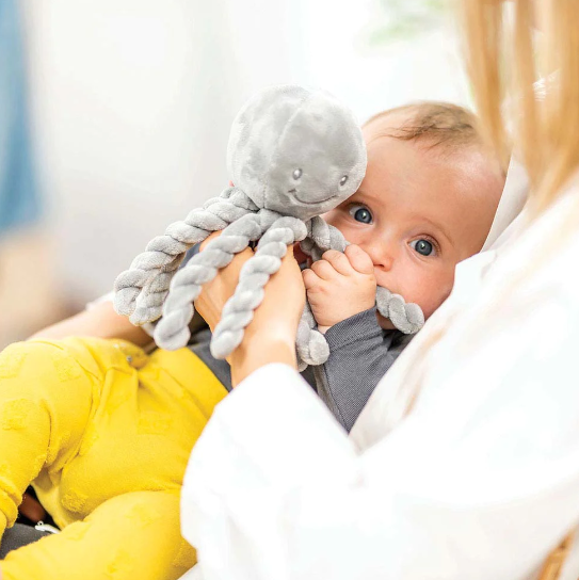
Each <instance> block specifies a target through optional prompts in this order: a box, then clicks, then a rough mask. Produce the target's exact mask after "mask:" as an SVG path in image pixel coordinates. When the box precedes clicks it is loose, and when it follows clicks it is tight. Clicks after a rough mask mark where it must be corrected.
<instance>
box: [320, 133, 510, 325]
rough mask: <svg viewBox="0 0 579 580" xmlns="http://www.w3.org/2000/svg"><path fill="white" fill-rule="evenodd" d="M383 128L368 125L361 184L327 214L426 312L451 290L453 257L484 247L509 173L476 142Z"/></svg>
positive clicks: (383, 279) (380, 274) (378, 271)
mask: <svg viewBox="0 0 579 580" xmlns="http://www.w3.org/2000/svg"><path fill="white" fill-rule="evenodd" d="M378 129H379V127H378V128H376V127H372V124H371V125H370V126H367V127H366V128H365V129H364V137H365V139H366V144H367V149H368V168H367V171H366V176H365V178H364V180H363V182H362V184H361V186H360V188H359V189H358V191H357V192H356V193H355V194H354V195H353V196H352V197H350V198H349V199H347V200H346V201H345V202H344V203H342V204H341V205H340V206H339V207H337V208H336V209H334V210H332V211H330V212H328V213H327V214H325V216H324V218H325V219H326V220H327V222H328V223H330V224H332V225H334V226H336V227H337V228H338V229H339V230H340V231H341V232H342V233H343V234H344V236H345V238H346V239H347V240H348V241H349V242H352V243H354V244H357V245H359V246H360V247H361V248H362V249H363V250H364V251H366V252H367V253H368V254H369V256H370V258H371V259H372V261H373V262H374V272H375V276H376V282H377V283H378V284H379V285H380V286H385V287H386V288H388V289H389V290H391V291H392V292H395V293H398V294H401V295H402V296H403V298H404V299H405V300H406V302H414V303H416V304H418V305H420V307H421V308H422V310H423V312H424V316H425V317H426V318H428V317H429V316H430V315H431V314H432V313H433V312H434V311H435V310H436V309H437V308H438V307H439V306H440V305H441V304H442V302H443V301H444V300H445V299H446V298H447V296H448V295H449V294H450V291H451V289H452V285H453V282H454V269H455V266H456V264H457V263H458V262H460V261H461V260H464V259H466V258H468V257H469V256H472V255H473V254H476V253H477V252H479V251H480V249H481V248H482V246H483V243H484V241H485V238H486V236H487V234H488V231H489V229H490V226H491V224H492V221H493V218H494V214H495V212H496V208H497V205H498V202H499V199H500V195H501V192H502V188H503V184H504V180H503V178H502V177H501V176H500V175H499V174H498V172H497V171H496V170H495V169H494V166H493V165H492V164H491V163H490V162H489V160H488V159H486V158H485V157H484V156H483V154H482V153H481V152H479V151H477V150H476V148H474V147H465V148H463V149H462V150H457V151H456V152H452V153H444V152H443V153H439V152H436V149H435V150H434V151H432V150H431V151H429V150H428V144H427V141H426V140H424V141H423V142H421V141H402V140H399V139H394V138H392V137H386V136H381V135H379V133H378ZM381 322H384V324H383V326H384V327H388V325H389V322H388V321H381ZM390 328H391V326H390Z"/></svg>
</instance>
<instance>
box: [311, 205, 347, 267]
mask: <svg viewBox="0 0 579 580" xmlns="http://www.w3.org/2000/svg"><path fill="white" fill-rule="evenodd" d="M307 225H308V236H307V238H306V239H305V240H304V241H303V242H302V243H301V244H300V246H301V248H302V250H303V251H304V252H305V253H306V254H307V255H308V256H311V258H312V260H313V261H314V262H316V261H317V260H320V259H321V257H322V255H323V253H324V252H327V251H328V250H338V251H339V252H343V251H344V250H345V249H346V246H347V245H348V242H347V241H346V239H345V238H344V236H343V235H342V232H341V231H340V230H339V229H338V228H335V227H334V226H331V225H329V224H327V223H326V222H325V221H324V220H323V219H322V218H321V217H319V216H316V217H314V218H312V219H311V220H310V221H309V222H308V224H307Z"/></svg>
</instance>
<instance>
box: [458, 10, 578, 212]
mask: <svg viewBox="0 0 579 580" xmlns="http://www.w3.org/2000/svg"><path fill="white" fill-rule="evenodd" d="M458 2H459V14H460V16H461V27H462V30H463V31H464V44H465V55H466V62H467V68H468V72H469V75H470V78H471V81H472V83H473V89H474V96H475V102H476V105H477V109H478V112H479V114H480V118H481V123H482V128H481V130H482V133H483V135H486V136H487V138H488V140H489V142H490V144H491V145H492V146H493V148H494V150H495V151H496V152H497V154H498V156H499V158H500V159H501V160H502V161H505V160H506V159H507V158H508V152H509V151H510V150H511V146H512V145H514V147H515V151H517V153H518V154H519V155H521V156H522V158H523V161H524V163H525V165H526V167H527V169H528V171H529V175H530V179H531V184H532V192H531V195H532V201H533V203H534V210H535V215H536V214H538V213H540V212H541V211H542V210H543V209H544V208H545V207H547V206H548V205H549V204H550V203H551V202H552V201H553V200H554V199H555V198H556V196H557V194H558V192H559V191H560V190H561V188H562V187H563V186H564V185H565V184H566V182H567V181H568V180H569V179H570V178H571V177H572V176H573V175H574V174H575V172H576V171H577V169H578V168H579V1H578V0H516V1H515V2H513V3H511V2H505V1H504V0H458ZM535 24H539V25H540V31H535V30H534V26H535ZM541 78H542V79H543V81H542V83H543V86H540V85H539V86H538V85H537V81H538V80H539V79H541ZM507 126H509V127H512V131H507V129H506V127H507Z"/></svg>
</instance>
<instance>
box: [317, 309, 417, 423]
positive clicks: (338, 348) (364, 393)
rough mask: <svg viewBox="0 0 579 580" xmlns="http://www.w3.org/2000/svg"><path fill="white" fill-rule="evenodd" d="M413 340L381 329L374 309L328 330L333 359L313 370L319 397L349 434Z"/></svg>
mask: <svg viewBox="0 0 579 580" xmlns="http://www.w3.org/2000/svg"><path fill="white" fill-rule="evenodd" d="M410 338H411V337H409V336H405V335H402V333H400V332H399V331H397V330H386V331H384V330H382V328H380V326H379V324H378V320H377V318H376V308H375V307H372V308H370V309H369V310H365V311H364V312H360V313H358V314H355V315H354V316H351V317H350V318H348V319H346V320H343V321H342V322H339V323H338V324H335V325H334V326H332V328H330V329H329V330H328V332H327V333H326V340H327V341H328V345H329V347H330V357H329V358H328V360H327V361H326V362H325V363H324V364H323V365H321V366H319V367H314V369H313V374H314V378H315V384H316V390H317V393H318V395H319V396H320V398H321V399H322V400H323V401H324V403H326V405H327V406H328V407H329V409H330V410H331V411H332V413H333V414H334V416H335V417H336V418H337V419H338V421H339V422H340V423H341V424H342V426H343V427H344V428H345V429H346V431H348V432H349V431H350V429H351V428H352V426H353V425H354V422H355V421H356V419H357V418H358V415H359V414H360V412H361V411H362V409H363V408H364V406H365V404H366V402H367V401H368V399H369V398H370V395H371V394H372V393H373V392H374V389H375V388H376V386H377V385H378V383H379V382H380V379H381V378H382V377H383V376H384V374H385V373H386V372H387V371H388V370H389V368H390V367H391V366H392V364H393V363H394V361H395V360H396V359H397V358H398V355H399V354H400V353H401V352H402V350H403V349H404V347H405V346H406V345H407V344H408V342H409V340H410Z"/></svg>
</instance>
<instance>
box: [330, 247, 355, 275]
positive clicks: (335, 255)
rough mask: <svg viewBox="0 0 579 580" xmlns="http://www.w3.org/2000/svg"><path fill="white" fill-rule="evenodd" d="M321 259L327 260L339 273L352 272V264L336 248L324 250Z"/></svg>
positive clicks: (346, 273)
mask: <svg viewBox="0 0 579 580" xmlns="http://www.w3.org/2000/svg"><path fill="white" fill-rule="evenodd" d="M322 259H324V260H326V261H327V262H329V263H330V264H331V265H332V266H333V268H334V270H336V272H338V273H339V274H342V275H344V276H348V275H349V274H353V272H352V266H351V265H350V260H348V258H347V257H346V256H345V255H344V254H342V252H338V251H337V250H328V251H327V252H324V255H323V256H322Z"/></svg>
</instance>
